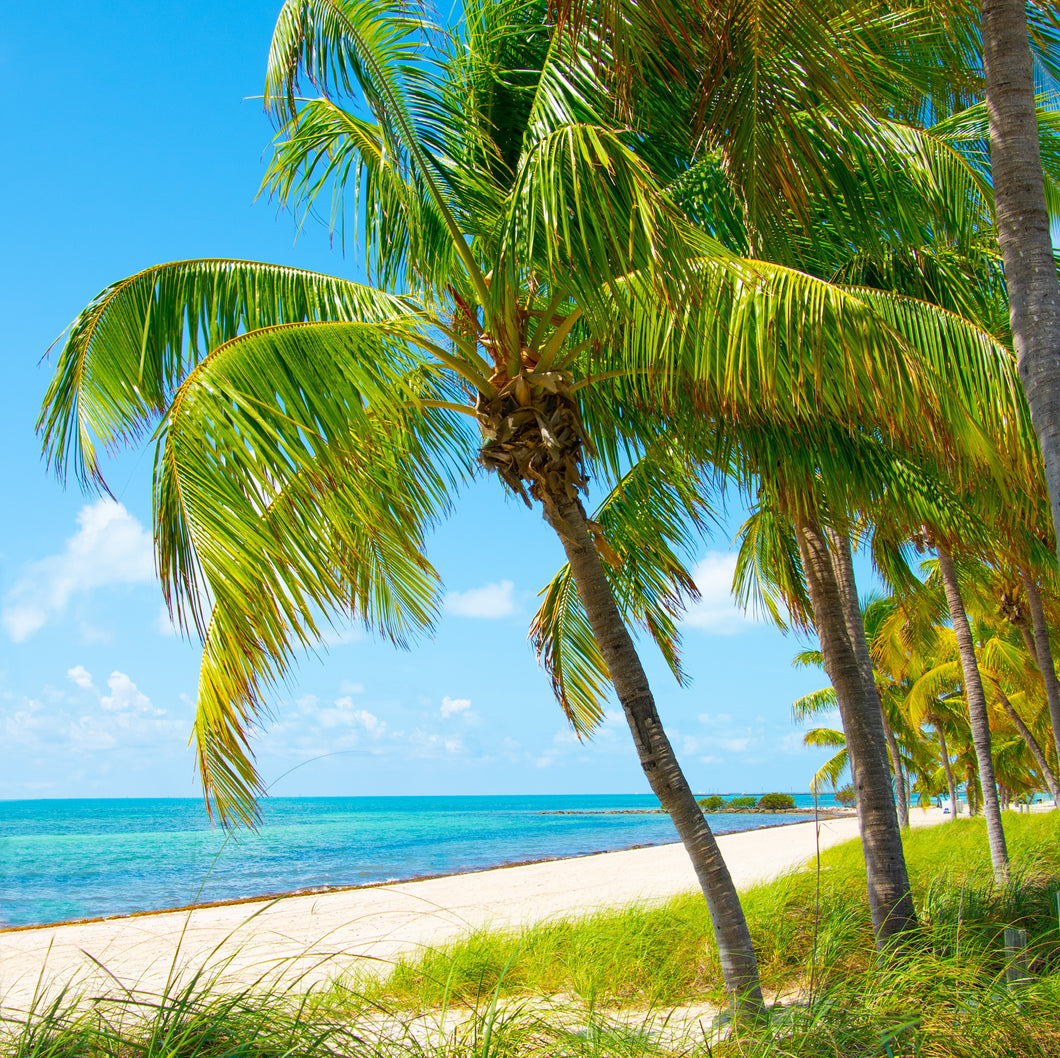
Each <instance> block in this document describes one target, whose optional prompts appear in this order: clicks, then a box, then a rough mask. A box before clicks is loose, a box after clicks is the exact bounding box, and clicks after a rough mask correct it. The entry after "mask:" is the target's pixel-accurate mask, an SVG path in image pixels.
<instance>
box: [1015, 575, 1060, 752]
mask: <svg viewBox="0 0 1060 1058" xmlns="http://www.w3.org/2000/svg"><path fill="white" fill-rule="evenodd" d="M1020 577H1021V579H1022V580H1023V590H1024V591H1025V592H1026V594H1027V605H1028V607H1029V608H1030V611H1031V627H1032V628H1033V630H1034V650H1033V651H1031V657H1032V658H1034V659H1035V660H1036V661H1037V662H1038V670H1039V671H1040V672H1041V674H1042V682H1043V683H1044V684H1045V697H1046V700H1047V701H1048V702H1049V719H1050V721H1051V722H1052V725H1053V745H1055V746H1056V759H1057V761H1058V762H1060V681H1058V680H1057V678H1056V666H1055V664H1054V663H1053V648H1052V647H1051V646H1050V644H1049V625H1048V624H1047V623H1046V620H1045V607H1044V606H1042V593H1041V592H1040V591H1039V590H1038V581H1037V580H1036V579H1035V577H1034V574H1033V573H1031V571H1030V568H1029V567H1028V566H1026V565H1021V566H1020Z"/></svg>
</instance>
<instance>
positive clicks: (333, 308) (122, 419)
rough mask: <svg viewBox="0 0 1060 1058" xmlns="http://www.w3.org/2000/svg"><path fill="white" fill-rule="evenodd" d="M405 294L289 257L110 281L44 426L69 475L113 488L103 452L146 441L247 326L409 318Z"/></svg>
mask: <svg viewBox="0 0 1060 1058" xmlns="http://www.w3.org/2000/svg"><path fill="white" fill-rule="evenodd" d="M417 311H418V310H417V308H416V306H415V305H414V304H413V303H412V302H410V301H409V300H408V299H403V298H396V297H393V296H392V295H388V294H386V293H383V292H381V291H378V290H373V289H371V288H370V287H365V286H361V285H359V284H357V283H351V282H348V281H347V280H343V279H336V278H333V277H331V276H326V275H321V274H320V273H318V272H307V271H304V270H301V269H297V268H288V267H284V266H281V265H269V264H259V263H256V262H253V261H234V260H224V259H218V260H201V261H175V262H172V263H170V264H163V265H155V266H154V267H152V268H147V269H144V271H142V272H137V273H136V274H135V275H133V276H130V277H128V278H127V279H122V280H120V281H119V282H117V283H112V284H111V285H110V286H108V287H107V288H106V289H105V290H103V291H101V292H100V293H99V294H98V295H97V296H96V297H95V298H94V299H93V301H92V302H91V304H89V305H88V307H87V308H85V309H84V310H83V311H82V312H81V313H80V315H79V316H78V317H77V319H76V320H74V322H73V323H72V324H71V325H70V328H69V330H68V331H67V333H66V336H65V340H64V342H63V345H62V347H61V349H60V351H59V355H58V359H57V364H56V370H55V374H54V376H53V378H52V381H51V384H50V385H49V387H48V391H47V393H46V395H45V398H44V405H43V407H42V409H41V413H40V418H39V419H38V421H37V429H38V430H39V431H40V433H41V435H42V438H43V443H44V451H45V454H46V455H47V457H48V460H49V462H50V463H51V464H52V465H54V467H55V469H56V471H57V472H58V473H59V475H60V476H65V475H66V473H67V471H68V469H69V467H70V466H71V465H72V466H73V468H74V471H75V473H76V475H77V477H78V478H79V480H81V481H82V482H83V483H85V484H94V485H96V486H99V487H104V488H105V487H106V486H105V482H104V478H103V471H102V468H101V466H100V456H101V454H102V453H103V452H109V451H114V450H116V449H118V448H120V447H122V446H124V445H128V444H131V443H134V442H136V441H138V440H140V439H141V438H142V437H143V436H144V435H145V433H147V432H148V431H149V430H150V429H152V428H153V426H154V424H155V423H156V422H157V421H158V420H159V418H160V417H161V416H162V415H163V414H164V413H165V411H166V409H167V408H168V407H169V403H170V401H171V399H172V397H173V394H174V393H175V392H176V390H177V388H178V387H179V386H180V384H181V383H182V382H183V380H184V378H185V377H186V376H187V374H188V372H189V371H190V370H192V369H193V368H194V367H195V365H196V364H198V363H200V362H201V361H202V359H203V357H205V356H206V354H207V353H208V352H209V351H210V350H211V349H213V348H215V347H217V346H219V345H221V344H223V343H224V342H227V341H230V340H231V339H233V338H235V337H236V335H238V334H240V333H242V332H244V331H252V330H256V329H258V328H261V327H270V326H274V325H276V324H281V323H298V322H302V321H309V320H375V321H385V320H391V321H395V322H397V321H400V320H403V319H406V320H407V319H410V318H411V317H413V316H414V315H415V314H416V313H417Z"/></svg>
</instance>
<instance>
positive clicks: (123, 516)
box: [2, 499, 155, 643]
mask: <svg viewBox="0 0 1060 1058" xmlns="http://www.w3.org/2000/svg"><path fill="white" fill-rule="evenodd" d="M77 523H78V529H77V532H76V533H74V535H73V536H71V537H70V538H69V539H68V540H67V541H66V547H65V548H64V550H63V551H62V552H61V553H59V554H57V555H49V556H48V557H46V558H42V559H39V560H38V561H36V562H32V563H30V564H29V565H28V566H27V567H26V568H25V569H24V571H23V574H22V576H21V577H20V578H19V580H18V581H16V583H15V584H14V586H13V587H12V588H11V590H10V591H9V592H8V594H7V597H6V598H5V600H4V607H3V616H2V621H3V625H4V629H5V630H6V631H7V634H8V635H9V636H10V637H11V638H12V639H13V640H14V641H15V642H16V643H21V642H22V641H23V640H25V639H28V638H29V637H30V636H31V635H33V633H34V632H36V631H38V630H39V629H40V628H42V627H43V626H44V625H45V624H46V623H47V622H48V620H49V619H50V618H52V617H55V616H57V615H58V614H61V613H62V612H63V611H64V610H65V609H66V607H67V604H68V603H69V601H70V598H71V597H72V596H73V595H75V594H77V593H78V592H85V591H90V590H91V589H93V588H101V587H107V586H111V585H117V584H147V583H150V582H151V581H153V580H154V576H155V567H154V553H153V550H152V547H151V534H150V533H149V532H148V531H147V530H146V529H145V528H144V527H143V526H142V525H141V524H140V523H139V522H138V521H137V520H136V519H135V518H134V517H133V516H132V515H131V514H129V512H128V511H127V510H126V509H125V508H124V507H123V506H122V505H121V504H120V503H117V502H115V501H114V500H110V499H104V500H98V501H97V502H95V503H92V504H88V505H87V506H85V507H82V508H81V511H80V513H79V514H78V516H77Z"/></svg>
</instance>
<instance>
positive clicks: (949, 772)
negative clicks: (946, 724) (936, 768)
mask: <svg viewBox="0 0 1060 1058" xmlns="http://www.w3.org/2000/svg"><path fill="white" fill-rule="evenodd" d="M935 730H936V731H937V732H938V733H939V754H940V755H941V757H942V770H943V771H944V772H945V773H946V788H947V789H948V790H949V792H950V813H951V815H950V819H951V820H954V819H956V818H957V816H959V815H960V812H961V803H960V801H958V800H957V784H956V783H955V782H954V781H953V768H952V767H951V766H950V751H949V750H948V749H947V748H946V733H945V732H944V731H943V730H942V724H940V723H936V724H935Z"/></svg>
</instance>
